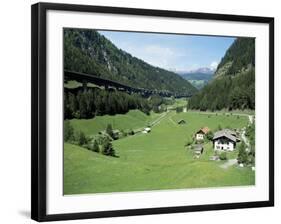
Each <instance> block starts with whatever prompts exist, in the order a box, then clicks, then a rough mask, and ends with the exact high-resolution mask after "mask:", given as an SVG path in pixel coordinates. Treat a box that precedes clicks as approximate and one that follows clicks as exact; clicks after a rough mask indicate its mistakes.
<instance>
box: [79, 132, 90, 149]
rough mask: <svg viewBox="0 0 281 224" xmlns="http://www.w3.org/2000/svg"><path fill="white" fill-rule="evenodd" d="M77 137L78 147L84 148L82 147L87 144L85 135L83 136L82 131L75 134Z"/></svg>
mask: <svg viewBox="0 0 281 224" xmlns="http://www.w3.org/2000/svg"><path fill="white" fill-rule="evenodd" d="M76 136H77V137H76V138H77V139H76V140H77V143H78V145H80V146H84V145H87V144H88V141H89V140H88V139H87V137H86V135H85V134H84V132H82V131H79V132H78V133H77V135H76Z"/></svg>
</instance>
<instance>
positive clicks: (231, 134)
mask: <svg viewBox="0 0 281 224" xmlns="http://www.w3.org/2000/svg"><path fill="white" fill-rule="evenodd" d="M222 137H226V138H228V139H230V140H231V141H233V142H236V141H237V138H236V133H235V132H234V131H232V130H229V129H223V130H220V131H217V132H216V133H215V134H214V137H213V140H215V139H218V138H222Z"/></svg>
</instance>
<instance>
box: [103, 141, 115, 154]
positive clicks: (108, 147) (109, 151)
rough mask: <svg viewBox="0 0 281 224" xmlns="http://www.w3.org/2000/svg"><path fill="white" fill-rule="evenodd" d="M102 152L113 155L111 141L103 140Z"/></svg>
mask: <svg viewBox="0 0 281 224" xmlns="http://www.w3.org/2000/svg"><path fill="white" fill-rule="evenodd" d="M102 154H104V155H106V156H115V150H114V149H113V146H112V143H111V142H110V141H109V140H106V141H105V142H104V144H103V150H102Z"/></svg>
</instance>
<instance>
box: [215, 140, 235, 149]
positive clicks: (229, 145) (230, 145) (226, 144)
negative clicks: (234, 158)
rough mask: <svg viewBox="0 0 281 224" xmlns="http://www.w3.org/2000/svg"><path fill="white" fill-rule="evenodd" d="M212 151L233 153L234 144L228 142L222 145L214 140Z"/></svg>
mask: <svg viewBox="0 0 281 224" xmlns="http://www.w3.org/2000/svg"><path fill="white" fill-rule="evenodd" d="M214 150H215V151H233V150H234V144H233V142H230V141H229V142H227V143H224V144H222V143H220V142H219V140H215V144H214Z"/></svg>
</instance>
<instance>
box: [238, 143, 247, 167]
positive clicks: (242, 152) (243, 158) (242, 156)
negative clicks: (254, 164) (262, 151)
mask: <svg viewBox="0 0 281 224" xmlns="http://www.w3.org/2000/svg"><path fill="white" fill-rule="evenodd" d="M237 160H238V163H244V164H247V162H248V153H247V152H246V145H245V143H244V142H242V143H241V144H240V147H239V152H238V157H237Z"/></svg>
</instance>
